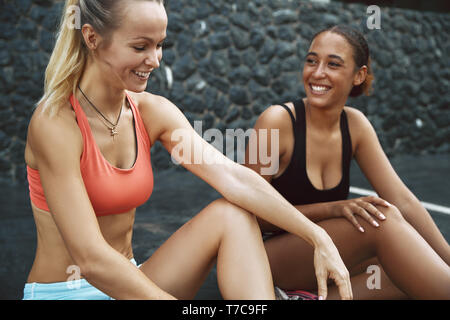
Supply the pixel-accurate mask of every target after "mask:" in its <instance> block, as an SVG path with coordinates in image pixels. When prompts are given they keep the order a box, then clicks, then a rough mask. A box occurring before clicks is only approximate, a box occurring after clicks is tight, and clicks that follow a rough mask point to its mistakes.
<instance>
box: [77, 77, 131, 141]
mask: <svg viewBox="0 0 450 320" xmlns="http://www.w3.org/2000/svg"><path fill="white" fill-rule="evenodd" d="M78 89H79V90H80V92H81V94H82V95H83V96H84V97H85V98H86V100H87V101H88V102H89V104H90V105H91V106H92V107H93V108H94V110H95V111H96V112H97V113H98V114H99V115H101V116H102V118H103V119H105V120H106V121H107V122H108V123H109V124H110V126H108V125H107V124H106V123H105V122H104V121H102V122H103V123H104V124H105V126H106V127H107V128H108V129H109V130H111V136H112V137H113V140H114V137H115V136H116V135H118V134H119V132H118V131H117V126H118V124H119V120H120V116H121V115H122V109H123V108H120V112H119V117H118V118H117V121H116V123H112V122H111V121H109V120H108V119H107V118H106V117H105V116H104V115H103V113H101V112H100V111H99V110H98V109H97V108H96V107H95V105H94V104H93V103H92V102H91V101H90V100H89V98H88V97H87V96H86V95H85V94H84V92H83V90H81V88H80V85H78Z"/></svg>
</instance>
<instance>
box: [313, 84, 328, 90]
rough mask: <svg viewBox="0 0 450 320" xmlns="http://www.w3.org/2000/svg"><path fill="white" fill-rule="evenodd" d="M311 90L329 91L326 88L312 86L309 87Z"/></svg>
mask: <svg viewBox="0 0 450 320" xmlns="http://www.w3.org/2000/svg"><path fill="white" fill-rule="evenodd" d="M311 88H312V89H313V90H314V91H328V90H329V88H328V87H322V86H313V85H311Z"/></svg>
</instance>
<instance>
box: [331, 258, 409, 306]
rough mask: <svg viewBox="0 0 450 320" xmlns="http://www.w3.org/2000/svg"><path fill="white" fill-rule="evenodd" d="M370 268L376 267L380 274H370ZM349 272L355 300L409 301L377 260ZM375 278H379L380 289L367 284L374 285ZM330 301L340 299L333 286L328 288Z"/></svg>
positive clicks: (368, 261)
mask: <svg viewBox="0 0 450 320" xmlns="http://www.w3.org/2000/svg"><path fill="white" fill-rule="evenodd" d="M370 266H376V267H377V268H378V269H377V271H375V272H378V271H379V273H377V274H375V273H374V271H369V272H368V268H369V267H370ZM349 271H350V279H351V283H352V289H353V299H355V300H406V299H408V296H407V295H406V294H405V293H404V292H403V291H401V290H400V289H399V288H397V287H396V286H395V285H394V284H393V283H392V281H391V279H389V277H388V276H387V274H386V272H384V270H383V268H382V266H381V265H380V262H379V261H378V259H377V258H372V259H369V260H366V261H364V262H363V263H361V264H359V265H357V266H356V267H353V268H352V269H351V270H349ZM374 276H379V287H373V286H370V285H368V284H367V282H368V281H369V282H370V284H372V285H373V283H372V281H371V280H372V279H373V277H374ZM371 277H372V278H371ZM370 287H372V288H370ZM328 299H329V300H338V299H340V297H339V289H338V288H337V287H336V286H335V285H333V284H332V285H331V286H330V287H329V288H328Z"/></svg>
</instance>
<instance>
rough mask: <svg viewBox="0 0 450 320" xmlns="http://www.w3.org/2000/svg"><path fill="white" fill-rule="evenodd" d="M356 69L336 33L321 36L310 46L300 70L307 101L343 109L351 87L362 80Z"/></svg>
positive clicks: (347, 46)
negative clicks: (301, 70) (337, 106)
mask: <svg viewBox="0 0 450 320" xmlns="http://www.w3.org/2000/svg"><path fill="white" fill-rule="evenodd" d="M358 69H359V68H356V65H355V60H354V57H353V48H352V47H351V45H350V44H349V43H348V42H347V40H346V39H345V38H344V37H343V36H341V35H339V34H336V33H332V32H328V31H326V32H323V33H321V34H319V35H318V36H317V37H316V38H315V39H314V40H313V42H312V43H311V46H310V48H309V51H308V54H307V55H306V60H305V64H304V68H303V85H304V87H305V92H306V96H307V101H308V103H309V104H311V105H315V106H318V107H330V106H335V105H339V106H343V105H345V102H346V101H347V98H348V96H349V94H350V91H351V89H352V88H353V86H354V85H360V84H361V83H362V82H363V81H364V78H365V72H364V68H362V69H359V70H358Z"/></svg>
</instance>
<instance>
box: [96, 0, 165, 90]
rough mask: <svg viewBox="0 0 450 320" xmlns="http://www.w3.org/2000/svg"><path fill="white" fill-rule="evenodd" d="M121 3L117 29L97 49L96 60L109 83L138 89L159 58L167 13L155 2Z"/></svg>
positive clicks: (141, 87)
mask: <svg viewBox="0 0 450 320" xmlns="http://www.w3.org/2000/svg"><path fill="white" fill-rule="evenodd" d="M124 6H125V8H124V11H123V17H122V20H121V24H120V28H118V29H117V30H115V31H114V32H113V33H112V34H111V38H110V39H109V41H108V42H107V45H105V46H104V47H102V46H100V47H99V48H98V52H97V55H96V59H97V61H98V62H100V64H99V66H100V69H101V72H102V73H103V74H105V75H107V76H106V79H105V81H108V82H109V83H110V84H111V86H113V87H120V89H126V90H130V91H133V92H142V91H144V90H145V89H146V87H147V81H148V79H149V76H150V73H151V72H152V71H153V70H154V69H156V68H158V67H159V63H160V61H161V59H162V43H163V41H164V39H165V38H166V28H167V15H166V11H165V9H164V6H163V5H162V4H159V3H157V2H156V1H126V3H125V4H124Z"/></svg>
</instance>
